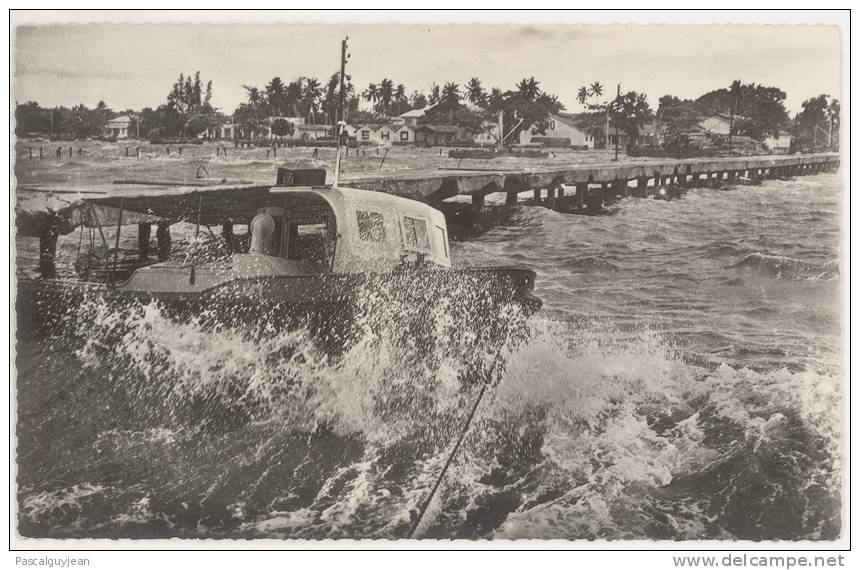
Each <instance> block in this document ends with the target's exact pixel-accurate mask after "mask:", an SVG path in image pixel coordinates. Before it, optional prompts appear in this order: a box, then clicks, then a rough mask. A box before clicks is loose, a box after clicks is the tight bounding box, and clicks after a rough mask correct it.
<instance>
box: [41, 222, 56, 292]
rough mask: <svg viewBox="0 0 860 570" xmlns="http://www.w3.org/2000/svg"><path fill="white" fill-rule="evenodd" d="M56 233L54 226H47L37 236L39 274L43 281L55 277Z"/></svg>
mask: <svg viewBox="0 0 860 570" xmlns="http://www.w3.org/2000/svg"><path fill="white" fill-rule="evenodd" d="M58 236H59V232H57V228H56V226H54V224H49V225H48V226H47V227H46V228H45V229H44V230H43V231H42V235H41V236H39V273H40V274H41V275H42V278H43V279H53V278H54V277H56V276H57V266H56V257H57V237H58Z"/></svg>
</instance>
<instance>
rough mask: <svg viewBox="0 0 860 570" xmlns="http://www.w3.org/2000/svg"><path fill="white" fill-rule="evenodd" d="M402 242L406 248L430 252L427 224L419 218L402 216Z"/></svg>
mask: <svg viewBox="0 0 860 570" xmlns="http://www.w3.org/2000/svg"><path fill="white" fill-rule="evenodd" d="M403 241H404V243H405V244H406V247H407V248H409V249H414V250H417V251H426V252H429V251H430V236H429V235H428V234H427V222H425V221H424V220H421V219H419V218H410V217H409V216H403Z"/></svg>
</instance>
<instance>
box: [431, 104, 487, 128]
mask: <svg viewBox="0 0 860 570" xmlns="http://www.w3.org/2000/svg"><path fill="white" fill-rule="evenodd" d="M488 119H489V117H488V116H487V112H486V111H472V110H471V109H469V108H467V107H466V106H465V105H462V104H459V103H457V104H455V105H454V106H453V107H446V108H442V106H441V105H439V106H437V107H434V108H433V109H431V110H430V111H428V112H426V113H425V114H424V116H423V117H421V119H420V120H419V123H420V124H422V125H455V126H458V127H461V128H463V129H464V130H465V131H466V132H467V133H469V134H474V133H480V132H483V131H484V130H486V125H487V120H488Z"/></svg>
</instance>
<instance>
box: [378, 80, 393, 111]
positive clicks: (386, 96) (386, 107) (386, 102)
mask: <svg viewBox="0 0 860 570" xmlns="http://www.w3.org/2000/svg"><path fill="white" fill-rule="evenodd" d="M393 100H394V82H393V81H391V80H390V79H388V78H385V79H383V80H382V81H381V82H380V83H379V107H380V109H379V110H380V111H382V112H383V113H384V114H386V115H388V114H390V111H391V103H392V101H393Z"/></svg>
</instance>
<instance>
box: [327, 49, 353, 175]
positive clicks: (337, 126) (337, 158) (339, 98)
mask: <svg viewBox="0 0 860 570" xmlns="http://www.w3.org/2000/svg"><path fill="white" fill-rule="evenodd" d="M347 41H349V36H346V38H344V40H343V41H342V42H340V90H339V91H338V94H337V115H336V118H337V121H336V122H335V128H334V132H335V136H336V137H337V154H336V156H335V161H334V181H333V182H332V185H331V187H332V188H337V183H338V179H339V178H340V139H341V135H342V131H343V127H345V126H346V121H344V120H343V117H344V115H343V97H344V92H343V89H344V81H345V79H344V76H345V75H346V60H347V59H348V58H349V55H348V54H347V53H346V42H347Z"/></svg>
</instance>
